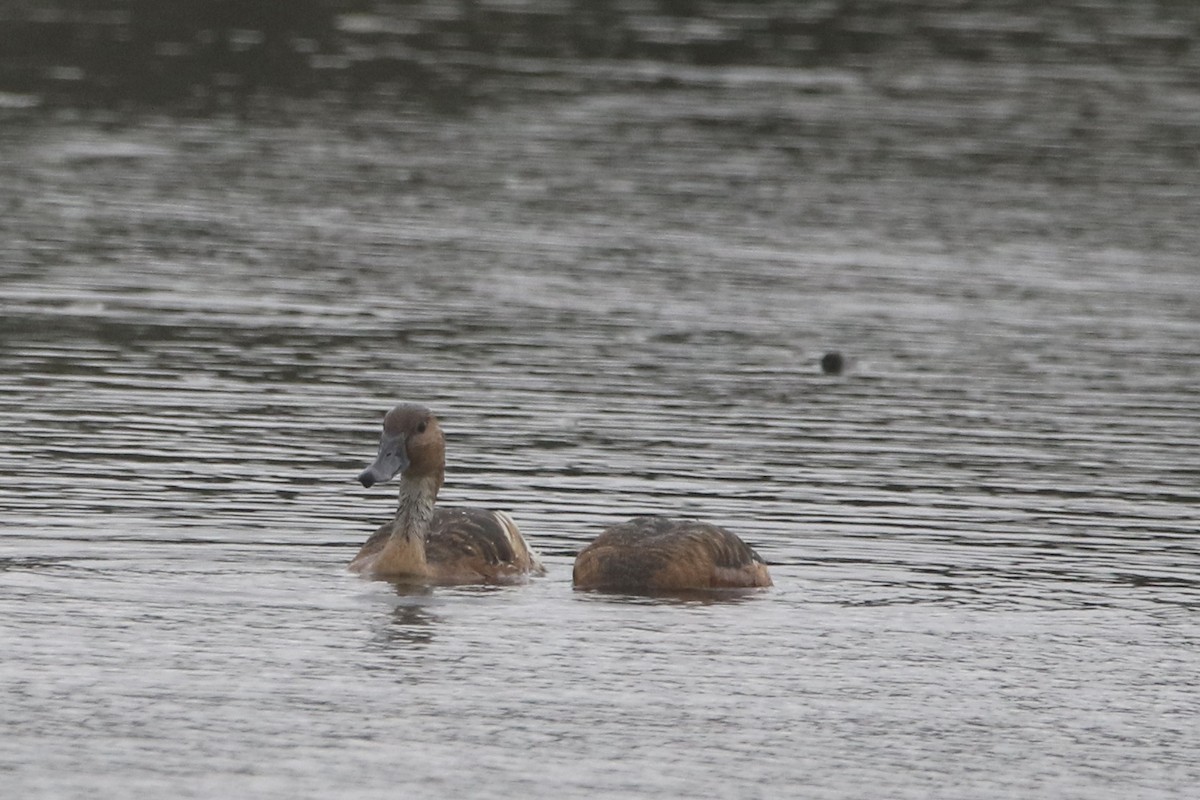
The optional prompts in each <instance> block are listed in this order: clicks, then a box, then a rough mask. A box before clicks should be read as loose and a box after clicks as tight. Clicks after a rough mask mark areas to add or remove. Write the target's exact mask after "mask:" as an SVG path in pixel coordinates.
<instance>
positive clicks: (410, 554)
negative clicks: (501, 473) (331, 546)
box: [349, 403, 546, 584]
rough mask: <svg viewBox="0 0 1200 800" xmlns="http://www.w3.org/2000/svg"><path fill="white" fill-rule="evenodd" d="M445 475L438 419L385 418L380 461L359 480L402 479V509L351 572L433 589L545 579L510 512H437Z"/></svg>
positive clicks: (404, 409)
mask: <svg viewBox="0 0 1200 800" xmlns="http://www.w3.org/2000/svg"><path fill="white" fill-rule="evenodd" d="M445 472H446V438H445V434H444V433H443V432H442V427H441V423H440V422H439V421H438V418H437V417H436V416H435V415H434V413H433V412H432V411H430V410H429V409H428V408H426V407H425V406H423V405H420V404H417V403H401V404H400V405H397V406H396V407H395V408H393V409H391V410H390V411H388V412H387V414H386V415H385V416H384V418H383V433H382V434H381V436H380V440H379V452H378V455H377V456H376V458H375V462H374V463H373V464H371V465H370V466H369V467H367V468H366V469H364V470H363V471H362V472H361V473H360V474H359V476H358V480H359V482H360V483H362V485H363V487H364V488H366V489H370V488H371V487H372V486H374V485H376V484H381V483H386V482H387V481H390V480H391V479H392V478H394V477H395V476H396V475H397V474H398V475H399V476H400V502H399V505H398V506H397V509H396V516H395V517H394V518H393V519H392V520H391V521H389V522H387V523H385V524H384V525H382V526H381V527H380V528H379V530H377V531H376V532H375V533H374V534H373V535H372V536H371V537H370V538H369V539H367V541H366V543H365V544H364V545H363V546H362V548H361V549H360V550H359V551H358V555H356V556H355V557H354V559H353V560H352V561H351V562H350V566H349V569H350V571H352V572H357V573H359V574H361V575H363V576H365V577H371V578H383V579H391V580H395V579H400V580H410V581H420V582H426V583H434V584H469V583H515V582H520V581H522V580H524V579H526V578H527V577H528V576H531V575H544V574H545V571H546V570H545V568H544V567H543V566H542V562H541V559H540V558H539V557H538V554H537V553H536V552H535V551H534V549H533V548H532V547H530V546H529V543H528V542H526V541H525V537H524V536H522V535H521V531H520V529H519V528H517V523H516V522H514V521H513V518H512V517H511V516H509V515H508V514H507V513H505V512H503V511H491V510H488V509H482V508H446V507H443V506H439V505H437V496H438V492H439V491H440V490H441V488H442V483H443V481H444V480H445Z"/></svg>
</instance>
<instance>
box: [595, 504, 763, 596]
mask: <svg viewBox="0 0 1200 800" xmlns="http://www.w3.org/2000/svg"><path fill="white" fill-rule="evenodd" d="M573 578H574V583H575V588H577V589H605V590H610V591H628V592H644V591H681V590H691V589H733V588H753V587H762V586H770V585H771V576H770V573H769V571H768V570H767V565H766V563H765V562H764V561H763V560H762V558H761V557H759V555H758V554H757V553H756V552H754V550H753V549H752V548H751V547H750V546H749V545H747V544H746V543H745V542H743V541H742V540H741V539H740V538H738V537H737V536H736V535H735V534H733V533H730V532H729V531H727V530H725V529H724V528H720V527H717V526H716V525H711V524H709V523H706V522H699V521H696V520H683V519H672V518H670V517H659V516H652V517H635V518H633V519H631V520H629V521H627V522H623V523H621V524H619V525H614V526H613V527H611V528H608V529H607V530H605V531H604V532H603V533H601V534H600V535H599V536H598V537H596V540H595V541H593V542H592V543H591V544H589V545H588V546H587V547H585V548H584V549H583V550H582V551H581V552H580V553H579V556H578V557H577V558H576V559H575V569H574V575H573Z"/></svg>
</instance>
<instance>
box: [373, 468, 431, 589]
mask: <svg viewBox="0 0 1200 800" xmlns="http://www.w3.org/2000/svg"><path fill="white" fill-rule="evenodd" d="M440 485H441V481H440V480H438V479H437V477H436V476H433V475H430V476H423V477H419V478H409V477H402V478H401V479H400V504H399V506H398V507H397V508H396V518H395V519H394V520H392V535H391V536H390V537H389V538H388V542H387V544H386V545H385V546H384V552H383V553H382V554H381V556H382V557H383V559H384V560H385V561H386V562H387V564H388V569H389V571H390V572H392V573H395V574H403V573H411V574H413V575H423V574H425V573H426V572H428V571H429V569H428V564H427V563H426V561H425V537H427V536H428V535H429V526H430V523H432V522H433V507H434V503H435V502H436V501H437V493H438V489H439V488H440Z"/></svg>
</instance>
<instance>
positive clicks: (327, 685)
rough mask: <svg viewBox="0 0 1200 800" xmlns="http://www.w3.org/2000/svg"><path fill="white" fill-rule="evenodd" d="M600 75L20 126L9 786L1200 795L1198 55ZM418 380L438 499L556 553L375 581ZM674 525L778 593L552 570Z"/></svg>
mask: <svg viewBox="0 0 1200 800" xmlns="http://www.w3.org/2000/svg"><path fill="white" fill-rule="evenodd" d="M572 75H574V73H572V72H571V71H570V70H565V71H562V72H556V73H555V74H554V75H553V76H550V77H552V78H553V81H549V83H550V84H551V85H552V86H553V87H554V90H553V91H543V90H530V91H528V92H527V93H526V94H523V95H522V96H521V98H522V99H521V102H519V103H507V102H506V103H496V104H494V105H489V106H481V107H478V108H473V109H470V110H469V111H468V112H466V113H464V114H462V115H458V116H451V117H446V116H439V115H435V114H431V113H428V112H425V111H422V110H419V109H391V110H386V111H363V110H350V109H339V110H338V113H337V114H333V115H329V116H321V115H314V114H312V113H310V112H302V111H300V110H292V111H290V112H288V111H284V112H282V113H281V116H278V117H276V118H272V119H250V120H242V121H233V120H225V119H213V120H186V119H177V118H159V117H145V116H142V117H137V118H133V119H117V118H104V119H96V118H83V119H76V120H73V121H72V120H63V119H42V118H30V117H24V118H16V119H14V120H10V122H11V123H12V124H9V125H6V126H5V127H4V129H3V131H2V132H0V148H2V152H3V158H2V159H0V163H2V164H3V166H2V167H0V184H2V185H3V186H4V187H6V188H5V189H4V190H3V191H4V195H3V200H2V201H0V202H2V203H3V207H4V208H5V213H4V214H3V215H2V217H0V232H2V234H3V235H2V237H0V259H2V268H0V269H2V271H0V276H2V279H0V280H2V282H0V296H2V298H3V322H2V327H0V388H2V389H3V392H2V394H0V474H2V475H3V482H2V483H0V526H2V528H0V530H2V536H0V620H2V622H0V637H2V641H3V653H4V655H3V658H2V659H0V686H3V687H4V695H5V699H4V712H3V721H2V727H0V732H2V737H3V738H2V740H0V741H2V746H0V772H2V773H4V775H5V781H6V785H8V786H12V787H15V789H14V791H16V792H17V793H18V794H20V795H21V796H24V797H35V796H42V797H51V796H53V797H84V796H86V797H97V796H106V797H115V796H129V795H132V794H139V795H151V794H153V795H170V796H177V797H204V798H210V797H224V796H229V795H230V794H241V795H244V794H253V795H254V796H256V797H281V798H282V797H288V798H294V797H297V796H305V797H309V796H311V797H329V796H340V795H345V796H352V797H384V796H389V797H390V796H395V794H396V792H397V791H399V792H400V793H401V794H405V793H412V792H419V793H422V794H425V795H430V796H456V797H490V796H499V795H507V796H526V797H555V798H560V797H588V798H596V797H628V796H646V797H649V796H655V797H663V796H711V795H719V796H728V797H781V796H804V797H821V798H852V797H878V796H880V793H881V792H882V793H883V794H884V795H885V796H888V797H897V798H901V797H912V798H930V797H946V798H962V797H1013V796H1020V797H1056V798H1067V797H1080V798H1084V797H1086V798H1099V797H1112V798H1127V797H1184V796H1187V794H1188V792H1189V791H1190V790H1192V788H1193V787H1194V786H1195V785H1196V784H1197V782H1200V769H1198V768H1197V766H1196V764H1197V758H1196V756H1197V752H1200V747H1198V745H1200V736H1198V734H1197V733H1196V730H1197V727H1196V725H1195V720H1196V717H1197V712H1198V711H1200V704H1198V702H1197V700H1196V696H1195V687H1196V684H1197V680H1198V678H1200V655H1198V653H1197V645H1198V638H1200V626H1198V625H1197V622H1196V612H1197V608H1198V606H1200V580H1198V579H1197V577H1196V576H1197V566H1198V564H1200V545H1197V541H1196V536H1195V534H1196V518H1197V508H1198V506H1200V503H1198V500H1200V492H1198V491H1197V488H1196V487H1197V486H1198V485H1200V480H1198V479H1200V459H1198V458H1197V456H1198V454H1200V415H1197V413H1196V408H1197V407H1196V403H1197V397H1198V391H1197V390H1198V389H1200V386H1198V376H1200V346H1198V343H1200V290H1198V289H1197V286H1200V284H1197V282H1196V262H1195V253H1196V252H1197V245H1200V242H1198V241H1197V234H1196V230H1195V226H1194V224H1192V221H1194V220H1195V219H1196V218H1200V213H1198V212H1200V195H1198V194H1197V192H1196V189H1195V182H1194V181H1193V180H1191V179H1190V178H1189V177H1188V176H1189V175H1190V174H1191V173H1190V172H1189V171H1188V167H1189V165H1190V166H1191V167H1194V155H1193V156H1191V157H1190V158H1191V159H1192V160H1191V161H1190V162H1189V161H1188V158H1189V156H1188V155H1187V152H1189V151H1188V150H1187V149H1186V148H1181V147H1179V146H1178V142H1179V141H1180V137H1184V138H1186V137H1188V136H1191V137H1192V140H1193V141H1194V138H1195V133H1194V131H1195V129H1196V128H1195V126H1194V123H1195V122H1196V121H1197V120H1196V116H1197V112H1196V109H1197V108H1200V104H1197V103H1196V102H1195V101H1196V97H1195V92H1194V89H1188V88H1186V87H1182V86H1178V85H1175V84H1172V83H1170V82H1169V81H1167V82H1164V81H1163V80H1162V76H1161V75H1158V74H1152V75H1138V74H1121V75H1117V74H1114V73H1111V72H1107V71H1099V72H1097V73H1095V74H1092V73H1083V72H1076V73H1070V72H1063V73H1057V74H1054V75H1047V74H1043V73H1042V72H1039V71H1038V70H1033V69H1029V70H1020V69H1017V68H1012V69H1007V70H1000V71H996V70H984V69H981V70H978V71H972V70H971V69H968V68H961V69H947V68H942V69H934V68H930V69H929V70H927V71H924V72H922V71H915V70H914V71H913V72H912V73H911V74H902V75H887V76H881V75H873V76H872V75H864V74H860V73H858V72H849V71H847V72H837V71H824V72H820V71H817V72H813V71H800V70H746V69H721V70H699V69H683V68H670V67H665V66H653V67H651V66H646V65H642V66H640V67H636V68H623V69H616V68H612V70H611V72H610V73H606V76H605V77H603V79H598V78H595V76H592V77H591V78H589V81H591V83H589V84H588V91H575V89H576V88H579V87H575V86H574V84H573V83H572V82H573V81H577V80H580V78H579V77H578V75H575V77H572ZM1064 75H1065V77H1064ZM564 76H566V77H564ZM564 82H565V85H566V86H567V88H568V89H570V90H569V91H567V90H563V86H564ZM572 87H574V88H572ZM1084 94H1086V95H1087V96H1088V97H1089V98H1091V99H1089V100H1088V101H1087V102H1089V103H1091V105H1090V106H1088V108H1090V109H1091V110H1090V111H1087V109H1084V111H1086V112H1087V113H1083V111H1080V109H1079V108H1078V107H1077V105H1078V104H1081V103H1083V100H1077V98H1079V97H1080V96H1082V95H1084ZM1096 98H1100V100H1096ZM1097 114H1099V115H1100V116H1099V119H1097V117H1096V115H1097ZM1081 119H1082V120H1084V122H1085V123H1087V124H1086V125H1084V127H1082V128H1081V127H1079V126H1080V125H1081V124H1082V123H1080V120H1081ZM1089 120H1090V122H1088V121H1089ZM1089 126H1090V127H1089ZM1188 131H1191V133H1188ZM835 349H836V350H840V351H842V352H843V353H845V354H846V356H847V357H848V359H849V363H850V366H849V368H848V369H847V371H846V372H845V373H844V374H842V375H840V376H827V375H823V374H821V372H820V369H819V367H818V362H819V359H820V357H821V355H822V354H823V353H824V352H826V351H829V350H835ZM400 400H409V401H419V402H423V403H426V404H428V405H430V406H431V407H433V408H434V409H435V410H437V411H438V412H439V414H440V415H441V416H442V418H443V421H444V427H445V428H446V430H447V432H448V439H449V441H448V461H449V463H448V480H447V486H446V489H445V491H444V493H443V500H444V501H445V502H448V503H470V504H478V505H490V506H494V507H499V508H504V509H507V510H509V511H510V512H511V513H512V514H513V515H514V516H515V517H516V518H517V519H518V521H519V522H520V523H521V525H522V527H523V529H524V530H525V532H526V535H527V537H528V538H529V539H530V540H531V542H532V543H533V544H534V545H535V547H537V548H538V549H539V550H540V551H541V552H542V553H543V555H544V557H545V560H546V562H547V563H548V566H549V574H548V576H547V577H545V578H543V579H537V580H534V581H532V582H531V583H530V584H528V585H525V586H517V587H504V588H491V587H461V588H437V589H433V590H430V591H428V592H415V593H414V592H412V591H411V590H403V589H399V588H397V587H393V586H391V585H389V584H387V583H380V582H369V581H363V580H360V579H359V578H357V577H355V576H352V575H350V574H348V573H346V572H345V569H344V568H345V564H346V563H347V561H348V560H349V559H350V557H351V556H352V555H353V553H354V552H355V549H356V547H357V546H358V545H359V544H360V543H361V541H362V540H363V539H365V537H366V536H367V535H368V534H369V533H370V532H371V531H372V530H374V528H375V527H376V526H377V525H378V524H379V522H380V521H381V520H382V519H384V518H385V517H386V516H387V515H388V514H389V513H390V512H391V510H392V506H393V504H394V502H395V499H394V495H393V494H392V489H391V487H377V488H376V489H374V490H372V491H364V490H363V489H362V488H361V487H360V486H359V485H358V484H357V483H356V482H355V481H354V476H355V475H356V474H357V471H358V470H359V469H361V467H362V466H363V465H364V464H365V463H366V462H367V461H369V460H370V458H371V457H372V456H373V454H374V448H375V441H376V436H377V431H378V425H379V421H380V418H381V416H382V413H383V412H384V411H385V410H386V409H387V408H388V407H389V406H390V405H392V404H393V403H395V402H397V401H400ZM651 511H668V512H671V513H678V514H686V515H692V516H701V517H703V518H705V519H708V520H710V521H713V522H716V523H719V524H722V525H727V526H728V527H730V528H732V529H734V530H736V531H737V532H739V533H740V534H741V535H742V536H743V537H744V538H746V539H747V540H748V541H749V542H751V543H752V544H753V545H754V546H755V547H756V548H757V549H758V551H759V552H760V553H761V554H762V555H763V556H764V557H765V558H766V559H767V560H768V561H769V563H770V564H771V569H772V572H773V574H774V577H775V581H776V584H777V585H776V587H775V588H773V589H772V590H770V591H767V592H763V593H759V594H755V595H752V596H749V597H741V598H736V599H730V600H724V601H719V600H697V599H670V598H659V599H647V598H629V597H612V596H604V595H594V594H576V593H574V592H572V591H571V588H570V564H571V560H572V557H573V556H574V554H575V553H576V552H577V551H578V550H579V548H580V547H582V546H583V544H584V543H586V542H587V541H589V540H590V538H591V537H592V536H594V535H595V533H596V532H597V531H598V530H600V529H601V528H602V527H603V526H604V525H606V524H610V523H612V522H615V521H618V520H620V519H623V518H625V517H628V516H630V515H633V514H636V513H645V512H651Z"/></svg>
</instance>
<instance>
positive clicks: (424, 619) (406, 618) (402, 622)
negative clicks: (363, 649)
mask: <svg viewBox="0 0 1200 800" xmlns="http://www.w3.org/2000/svg"><path fill="white" fill-rule="evenodd" d="M397 594H400V595H401V597H403V598H405V600H406V602H402V603H399V604H398V605H396V606H395V607H394V608H393V609H392V613H391V618H390V619H389V620H388V622H387V624H386V625H385V626H384V627H383V628H382V629H381V630H380V633H379V635H378V636H377V637H376V641H377V642H379V643H384V644H388V645H404V646H409V647H424V646H426V645H428V644H429V643H430V642H432V641H433V637H434V629H435V628H436V627H437V625H438V623H439V621H440V620H439V619H438V617H437V615H436V614H433V613H431V612H430V611H429V609H428V608H427V607H426V606H424V605H420V604H417V603H413V602H408V601H409V600H410V599H411V598H412V597H414V596H425V597H428V596H429V595H430V594H432V592H431V591H426V592H420V593H418V592H415V591H412V587H405V588H404V589H403V590H402V591H398V592H397Z"/></svg>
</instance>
